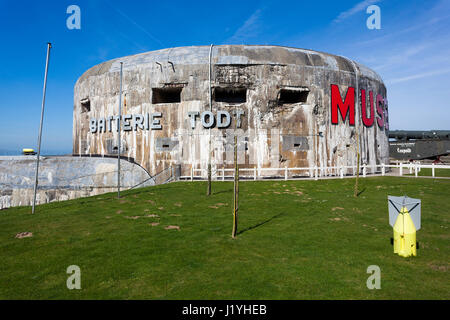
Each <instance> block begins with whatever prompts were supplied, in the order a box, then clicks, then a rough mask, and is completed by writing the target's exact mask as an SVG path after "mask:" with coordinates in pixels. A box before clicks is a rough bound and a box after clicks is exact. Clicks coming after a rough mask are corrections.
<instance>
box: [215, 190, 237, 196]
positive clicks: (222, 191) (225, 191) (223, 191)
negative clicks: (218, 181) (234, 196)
mask: <svg viewBox="0 0 450 320" xmlns="http://www.w3.org/2000/svg"><path fill="white" fill-rule="evenodd" d="M232 191H233V189H226V190H221V191H217V192H213V193H212V194H213V195H216V194H220V193H228V192H232Z"/></svg>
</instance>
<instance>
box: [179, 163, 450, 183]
mask: <svg viewBox="0 0 450 320" xmlns="http://www.w3.org/2000/svg"><path fill="white" fill-rule="evenodd" d="M423 168H430V169H431V172H432V177H435V170H436V169H450V165H435V164H421V163H399V164H389V165H385V164H381V165H376V166H370V165H361V166H360V176H361V177H366V176H367V175H368V174H372V175H373V174H378V175H382V176H384V175H386V172H389V171H390V172H391V174H390V175H396V174H395V173H393V171H392V170H391V169H398V170H399V171H398V174H397V175H398V176H403V175H404V174H405V173H407V172H408V171H409V173H410V174H413V173H414V175H415V176H416V177H418V173H419V172H420V171H421V169H423ZM357 170H358V169H357V167H356V166H340V167H304V168H288V167H284V168H258V167H254V168H239V177H241V178H244V179H253V180H261V179H277V178H278V179H284V180H288V179H296V178H311V179H314V180H318V179H320V178H326V177H335V178H337V177H339V178H341V179H343V178H344V177H345V176H350V177H353V176H356V171H357ZM264 172H265V173H266V175H264ZM269 172H270V173H269ZM233 175H234V169H233V168H218V169H217V170H214V171H213V172H212V179H213V180H216V181H217V180H218V181H220V180H222V181H225V180H226V179H233ZM207 178H208V172H207V169H206V168H205V169H204V168H202V169H194V168H191V174H190V175H189V176H181V177H180V179H182V180H191V181H193V180H194V179H195V180H198V179H201V180H204V179H207Z"/></svg>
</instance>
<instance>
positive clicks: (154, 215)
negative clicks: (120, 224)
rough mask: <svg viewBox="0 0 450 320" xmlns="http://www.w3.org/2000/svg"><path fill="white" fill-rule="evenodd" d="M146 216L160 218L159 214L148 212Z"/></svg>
mask: <svg viewBox="0 0 450 320" xmlns="http://www.w3.org/2000/svg"><path fill="white" fill-rule="evenodd" d="M145 217H146V218H159V216H158V215H157V214H148V215H146V216H145Z"/></svg>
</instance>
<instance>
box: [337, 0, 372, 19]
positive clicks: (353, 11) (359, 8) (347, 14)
mask: <svg viewBox="0 0 450 320" xmlns="http://www.w3.org/2000/svg"><path fill="white" fill-rule="evenodd" d="M380 1H381V0H364V1H361V2H359V3H357V4H356V5H355V6H354V7H353V8H351V9H348V10H346V11H343V12H341V13H340V14H339V15H338V16H337V18H336V19H334V20H333V22H336V23H337V22H341V21H342V20H345V19H347V18H348V17H350V16H352V15H354V14H356V13H358V12H360V11H363V10H365V9H366V8H367V7H368V6H370V5H371V4H375V3H377V2H380Z"/></svg>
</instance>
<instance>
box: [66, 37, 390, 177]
mask: <svg viewBox="0 0 450 320" xmlns="http://www.w3.org/2000/svg"><path fill="white" fill-rule="evenodd" d="M209 50H210V48H209V46H200V47H181V48H171V49H164V50H158V51H154V52H148V53H143V54H138V55H134V56H128V57H123V58H119V59H115V60H112V61H108V62H105V63H102V64H100V65H97V66H95V67H93V68H91V69H89V70H88V71H87V72H86V73H84V74H83V75H82V76H81V77H80V78H79V79H78V81H77V83H76V85H75V89H74V119H73V137H74V139H73V153H74V154H83V155H89V154H100V155H107V154H114V153H115V152H117V151H115V150H114V146H117V139H118V134H117V132H116V129H117V125H116V124H115V123H116V122H115V120H114V119H113V120H112V121H110V122H109V123H107V122H108V117H110V116H115V115H117V114H118V102H119V80H120V79H119V70H120V62H123V92H124V106H123V112H122V114H123V115H136V114H137V115H146V114H147V113H148V114H155V113H158V112H159V113H161V117H160V118H158V119H159V121H160V124H161V126H162V128H161V130H158V129H155V130H152V129H148V127H149V125H148V124H147V123H145V124H144V126H145V128H144V129H141V128H139V126H138V125H136V129H133V127H134V126H135V125H134V122H136V123H137V122H138V120H140V119H139V118H136V119H134V118H131V119H129V121H130V122H131V130H127V131H125V132H124V131H122V134H123V135H122V140H123V141H122V145H123V146H124V147H123V149H122V154H123V155H124V156H127V157H130V158H133V159H134V161H136V162H137V163H139V164H141V165H142V166H143V167H144V168H146V169H147V170H148V171H149V173H150V174H154V173H156V172H159V171H161V170H162V169H163V168H167V167H168V166H170V165H173V164H181V168H182V175H189V172H190V169H191V166H193V167H194V168H206V167H207V163H208V155H209V137H210V136H209V131H210V130H208V129H205V128H204V127H202V123H201V121H200V118H199V117H197V121H196V126H195V129H192V126H191V118H190V117H189V116H188V113H189V112H199V114H201V113H202V112H204V111H207V110H209V85H210V81H209ZM211 56H212V63H211V65H212V79H211V86H212V90H213V97H212V102H213V106H212V112H213V114H214V115H217V112H218V111H228V112H229V114H231V115H232V117H231V122H230V124H229V125H228V126H226V127H224V128H217V125H216V126H213V129H212V130H211V132H212V137H213V138H212V143H211V145H212V152H211V155H212V165H213V170H216V169H219V168H222V167H223V166H225V167H231V162H232V157H231V154H232V153H231V152H227V151H230V150H232V147H231V146H230V143H231V142H232V141H233V139H232V137H231V135H232V134H231V133H230V134H227V133H226V132H227V129H234V128H238V127H239V126H238V125H237V123H238V116H236V114H235V115H234V116H233V112H236V111H239V110H241V111H243V112H244V114H243V115H242V118H241V126H240V128H238V129H240V131H239V139H240V140H241V141H240V146H239V151H240V152H239V162H240V166H241V167H242V168H245V167H251V168H253V167H254V166H257V167H259V168H264V167H276V168H278V167H285V166H288V167H313V166H315V165H317V166H320V167H331V166H344V165H355V164H356V145H357V144H356V137H358V138H359V144H360V148H361V160H362V162H363V163H367V164H369V165H376V164H381V163H385V164H388V161H389V148H388V138H387V128H388V126H387V109H385V110H383V112H384V113H385V117H386V129H385V128H383V127H380V126H377V124H376V123H377V120H376V116H375V124H374V125H371V126H365V125H363V124H362V122H361V108H360V107H359V106H356V107H355V118H356V124H355V125H354V126H351V125H349V124H348V120H347V121H346V122H345V123H344V121H342V119H340V120H341V121H340V122H339V123H338V124H332V123H331V90H330V88H331V85H337V86H338V87H339V89H340V93H341V95H342V99H344V98H345V94H346V91H347V89H348V88H349V87H353V88H357V89H364V90H366V93H367V97H366V102H367V103H366V105H368V103H369V96H368V92H369V91H372V92H373V94H374V96H375V97H376V95H380V96H381V97H382V98H383V99H385V98H386V88H385V86H384V84H383V82H382V80H381V78H380V77H379V76H378V75H377V74H376V73H375V72H373V71H372V70H370V69H368V68H367V67H365V66H363V65H360V64H358V63H356V62H354V61H352V60H349V59H347V58H344V57H340V56H334V55H330V54H326V53H321V52H316V51H310V50H303V49H295V48H286V47H275V46H231V45H224V46H214V47H213V50H212V55H211ZM357 79H358V81H357ZM175 87H178V88H182V91H181V101H180V102H176V103H152V102H155V92H154V91H153V90H152V89H154V88H175ZM217 88H227V89H230V88H234V89H238V88H244V89H246V93H245V95H246V99H245V100H246V101H245V102H240V103H239V102H237V103H234V102H229V101H228V102H220V101H217V100H219V99H216V98H217V97H216V93H215V90H216V89H217ZM282 89H289V90H294V91H295V90H297V91H299V90H304V91H306V92H308V94H307V98H306V101H302V102H294V103H281V102H280V94H281V90H282ZM355 91H357V90H356V89H355ZM357 92H358V91H357ZM360 99H361V98H360ZM86 101H89V108H88V109H86V107H83V106H82V102H84V103H86ZM355 101H356V100H355ZM382 107H383V108H385V107H387V105H385V104H383V106H382ZM375 110H376V107H375ZM92 118H94V119H96V120H95V121H97V120H99V119H104V120H102V121H104V127H105V130H101V131H102V132H99V131H100V130H97V132H95V133H94V132H91V130H90V127H89V126H90V119H92ZM134 120H136V121H134ZM146 121H150V122H151V119H150V120H146ZM216 121H217V119H216ZM96 123H97V122H96ZM122 123H123V121H122ZM97 129H98V128H97ZM125 129H126V128H125ZM103 131H104V132H103ZM319 134H320V135H319ZM163 146H165V147H163ZM321 173H322V174H326V170H324V171H323V172H321ZM261 174H271V173H270V171H265V172H262V173H261Z"/></svg>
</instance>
